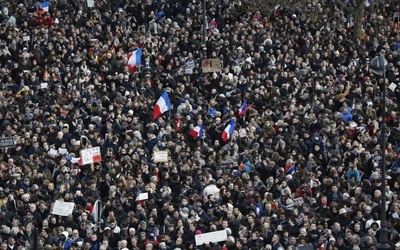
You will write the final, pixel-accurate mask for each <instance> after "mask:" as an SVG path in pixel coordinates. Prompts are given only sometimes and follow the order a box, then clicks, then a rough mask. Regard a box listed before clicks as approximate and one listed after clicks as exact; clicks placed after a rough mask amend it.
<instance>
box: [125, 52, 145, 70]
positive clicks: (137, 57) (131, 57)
mask: <svg viewBox="0 0 400 250" xmlns="http://www.w3.org/2000/svg"><path fill="white" fill-rule="evenodd" d="M141 62H142V48H138V49H137V50H135V51H134V52H133V53H131V54H128V62H127V64H126V66H127V67H128V69H129V71H131V72H136V70H137V68H136V67H137V65H140V64H141Z"/></svg>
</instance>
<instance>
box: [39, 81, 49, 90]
mask: <svg viewBox="0 0 400 250" xmlns="http://www.w3.org/2000/svg"><path fill="white" fill-rule="evenodd" d="M48 87H49V84H48V83H47V82H42V83H40V88H41V89H47V88H48Z"/></svg>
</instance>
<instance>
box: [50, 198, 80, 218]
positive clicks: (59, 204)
mask: <svg viewBox="0 0 400 250" xmlns="http://www.w3.org/2000/svg"><path fill="white" fill-rule="evenodd" d="M74 207H75V203H74V202H65V201H59V200H56V203H55V204H54V208H53V212H52V214H56V215H61V216H68V215H70V214H72V212H73V211H74Z"/></svg>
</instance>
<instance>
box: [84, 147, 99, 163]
mask: <svg viewBox="0 0 400 250" xmlns="http://www.w3.org/2000/svg"><path fill="white" fill-rule="evenodd" d="M81 158H82V165H86V164H91V163H94V162H99V161H101V151H100V147H94V148H87V149H84V150H82V151H81Z"/></svg>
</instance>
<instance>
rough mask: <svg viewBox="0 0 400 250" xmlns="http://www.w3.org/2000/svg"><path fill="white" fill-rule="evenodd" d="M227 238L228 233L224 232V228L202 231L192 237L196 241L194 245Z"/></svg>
mask: <svg viewBox="0 0 400 250" xmlns="http://www.w3.org/2000/svg"><path fill="white" fill-rule="evenodd" d="M227 238H228V235H227V234H226V230H219V231H215V232H210V233H204V234H198V235H195V236H194V239H195V241H196V246H200V245H203V244H204V243H205V244H209V243H211V242H212V243H216V242H220V241H226V239H227Z"/></svg>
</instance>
